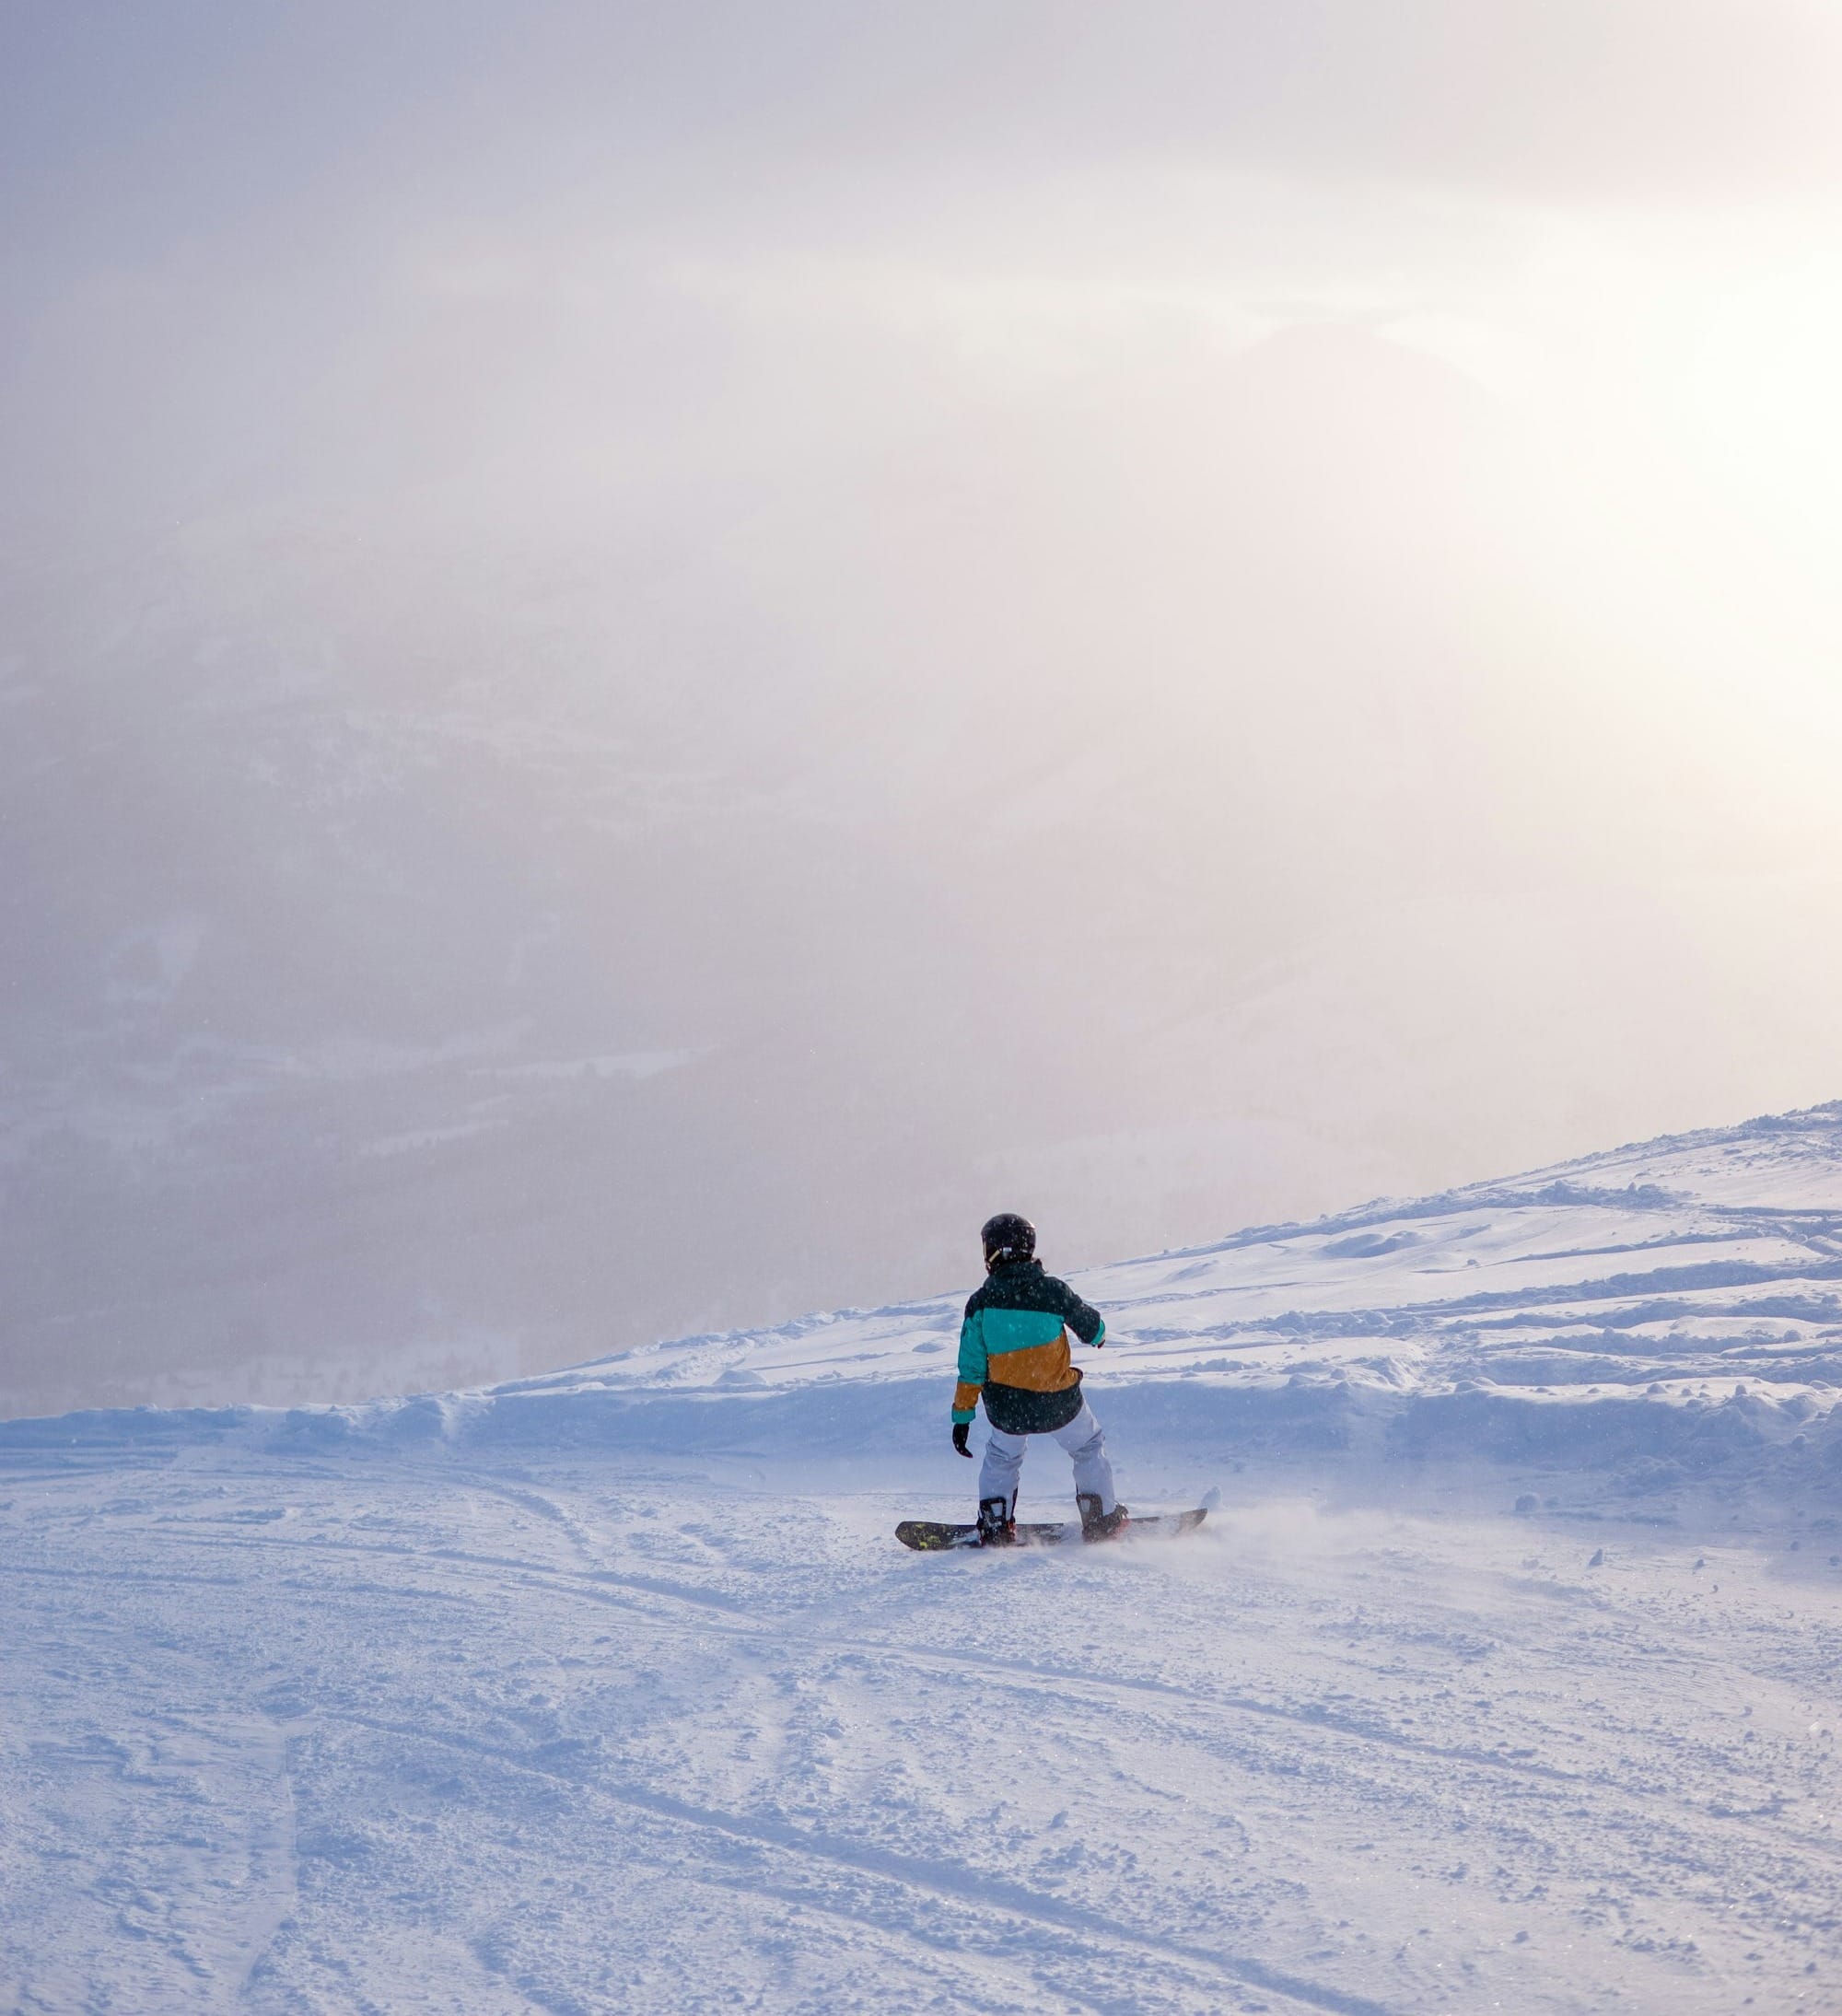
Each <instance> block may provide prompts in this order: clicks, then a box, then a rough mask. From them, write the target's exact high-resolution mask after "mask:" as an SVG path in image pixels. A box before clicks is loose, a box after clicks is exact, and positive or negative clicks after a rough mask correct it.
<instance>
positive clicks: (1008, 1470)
mask: <svg viewBox="0 0 1842 2016" xmlns="http://www.w3.org/2000/svg"><path fill="white" fill-rule="evenodd" d="M1028 1447H1029V1441H1028V1439H1027V1438H1026V1437H1024V1436H1021V1435H1007V1434H1006V1433H1005V1432H1004V1430H1003V1429H1002V1428H992V1429H991V1430H990V1433H989V1435H988V1437H987V1439H986V1441H985V1461H984V1462H982V1463H981V1464H980V1465H979V1503H980V1504H981V1505H983V1504H984V1503H985V1500H986V1499H987V1498H1002V1499H1003V1500H1004V1516H1005V1518H1006V1519H1007V1520H1012V1519H1015V1518H1016V1517H1017V1479H1018V1475H1019V1474H1020V1472H1021V1470H1022V1468H1023V1451H1025V1449H1027V1448H1028Z"/></svg>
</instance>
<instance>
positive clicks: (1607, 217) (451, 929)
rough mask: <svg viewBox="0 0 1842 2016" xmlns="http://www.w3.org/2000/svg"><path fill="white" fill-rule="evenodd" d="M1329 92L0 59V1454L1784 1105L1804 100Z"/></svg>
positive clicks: (1537, 79) (1178, 70) (1810, 68)
mask: <svg viewBox="0 0 1842 2016" xmlns="http://www.w3.org/2000/svg"><path fill="white" fill-rule="evenodd" d="M1390 11H1391V13H1392V14H1393V15H1394V16H1395V17H1396V19H1395V30H1394V33H1393V35H1392V37H1390V38H1384V39H1382V40H1380V41H1378V38H1377V36H1376V33H1375V31H1374V29H1373V26H1372V22H1373V13H1372V10H1369V9H1365V8H1362V7H1359V6H1353V5H1350V6H1334V5H1329V4H1325V5H1322V6H1309V7H1299V8H1287V9H1284V10H1275V9H1270V8H1269V9H1264V10H1262V9H1253V8H1242V7H1238V6H1220V7H1214V8H1208V9H1189V8H1185V7H1179V6H1172V7H1161V8H1151V9H1147V10H1144V11H1143V18H1142V21H1141V22H1140V24H1139V26H1138V27H1137V28H1136V29H1134V30H1133V31H1131V32H1130V33H1127V32H1125V30H1123V29H1121V27H1120V25H1119V24H1120V22H1121V21H1122V20H1123V19H1124V17H1123V16H1121V15H1118V14H1116V13H1114V12H1113V10H1109V9H1103V8H1099V7H1085V6H1082V7H1074V8H1066V9H1061V8H1058V9H1049V8H1039V7H1035V6H1024V7H1019V8H1015V9H1002V10H997V11H996V12H993V11H990V10H985V9H976V10H975V9H969V8H957V7H949V8H945V9H933V8H930V9H914V10H907V9H901V10H892V12H891V13H890V15H889V16H888V17H881V16H878V17H876V18H875V19H871V18H869V17H865V16H862V15H860V14H858V13H857V12H856V11H854V10H834V9H830V8H824V7H818V6H805V5H800V6H785V7H779V8H774V9H764V10H754V9H737V8H729V7H723V6H691V7H681V8H652V7H623V8H618V9H612V10H610V9H602V8H597V7H592V6H586V5H585V6H539V7H535V8H530V9H518V10H511V9H496V8H491V7H484V6H441V7H436V6H401V7H397V8H393V9H391V10H389V13H390V19H389V21H388V23H386V24H384V25H382V26H381V27H379V28H378V29H377V30H376V32H373V30H372V24H371V17H369V16H368V15H367V13H365V12H363V11H362V10H357V9H353V8H348V7H343V6H329V7H316V8H312V9H308V8H288V7H283V8H277V9H274V10H272V11H271V10H264V11H263V12H262V15H261V17H259V18H258V17H252V16H251V15H250V14H248V13H246V12H245V11H244V10H241V9H236V8H231V7H227V6H206V7H203V8H199V9H194V10H189V11H188V12H186V13H185V14H184V15H183V16H182V17H181V16H179V15H167V14H163V13H161V12H159V11H151V12H150V11H146V10H140V9H133V8H128V7H121V6H117V7H107V6H105V7H102V8H100V9H96V10H87V11H86V13H85V14H84V15H83V17H81V18H80V19H79V18H77V17H74V16H65V15H63V14H61V13H58V12H54V11H53V10H40V11H36V12H20V13H17V14H16V15H14V16H12V17H9V19H8V21H7V23H6V26H5V27H4V28H3V29H0V40H3V41H5V42H6V44H7V45H9V48H8V55H9V60H7V61H6V62H4V63H0V72H4V74H5V76H6V84H5V87H4V89H5V92H6V99H7V103H6V106H5V107H0V113H4V115H5V116H0V127H4V128H5V130H6V133H8V134H10V135H11V138H10V139H8V140H6V141H5V142H4V143H0V171H4V181H5V190H6V193H5V199H4V202H5V208H4V228H5V241H4V261H5V269H4V270H5V273H6V289H5V294H6V307H5V311H4V312H5V321H4V330H5V335H6V342H5V346H4V347H5V353H6V357H7V358H8V360H9V361H8V362H7V363H6V366H5V367H4V369H0V871H4V883H0V887H4V891H5V897H4V902H0V973H4V976H5V988H4V992H0V1003H4V1024H0V1413H14V1414H17V1413H28V1412H45V1411H52V1410H54V1409H58V1408H64V1407H67V1406H72V1405H76V1404H90V1403H102V1402H124V1401H125V1402H134V1401H140V1400H157V1401H162V1402H166V1401H173V1400H179V1399H186V1398H198V1399H242V1398H252V1399H264V1400H283V1399H297V1398H307V1397H313V1398H329V1399H330V1398H344V1397H356V1396H358V1395H361V1394H364V1393H374V1392H380V1391H384V1390H388V1389H391V1388H397V1387H401V1386H403V1385H408V1384H414V1383H441V1384H454V1383H459V1382H461V1381H469V1380H474V1379H478V1378H483V1377H485V1376H488V1375H494V1374H496V1375H501V1376H503V1375H506V1374H509V1373H513V1372H517V1371H519V1370H527V1371H529V1370H536V1369H541V1368H542V1367H546V1366H551V1365H555V1364H560V1363H563V1362H565V1361H567V1360H569V1359H572V1358H585V1357H588V1356H590V1355H592V1354H595V1353H599V1352H602V1351H607V1350H612V1349H615V1348H618V1347H621V1346H629V1345H633V1344H636V1343H640V1342H644V1341H647V1340H649V1339H652V1338H654V1337H658V1336H661V1335H669V1334H677V1333H682V1332H689V1331H694V1330H700V1329H706V1328H713V1327H724V1326H729V1325H735V1324H740V1323H764V1322H767V1321H770V1320H775V1319H780V1318H785V1317H787V1316H790V1315H793V1314H795V1313H797V1312H799V1311H803V1310H807V1309H812V1308H832V1307H838V1306H842V1305H846V1304H850V1303H856V1302H868V1301H872V1300H874V1301H876V1302H889V1301H892V1300H896V1299H900V1298H903V1297H904V1296H910V1295H920V1294H924V1293H928V1292H933V1291H937V1290H939V1289H941V1288H948V1287H950V1286H951V1285H952V1284H953V1283H955V1282H956V1281H959V1280H962V1279H965V1280H966V1281H967V1285H968V1286H970V1285H971V1278H972V1277H973V1276H975V1273H976V1268H975V1266H973V1265H971V1264H969V1263H970V1262H972V1261H974V1260H975V1258H976V1252H977V1249H976V1228H977V1226H978V1224H979V1222H980V1220H981V1219H982V1218H984V1217H985V1215H986V1214H987V1213H988V1212H990V1211H992V1210H994V1209H997V1208H1000V1207H1003V1208H1017V1209H1021V1210H1024V1211H1027V1212H1028V1213H1029V1214H1030V1215H1031V1216H1032V1218H1035V1219H1036V1221H1037V1223H1038V1224H1039V1226H1040V1227H1041V1229H1042V1237H1043V1252H1044V1254H1045V1257H1050V1258H1051V1259H1052V1264H1056V1265H1057V1266H1058V1267H1074V1266H1078V1265H1080V1264H1089V1263H1092V1262H1096V1261H1100V1260H1102V1259H1107V1258H1113V1257H1119V1256H1122V1255H1125V1254H1129V1253H1138V1252H1145V1251H1154V1250H1158V1249H1160V1248H1164V1247H1169V1246H1178V1245H1183V1244H1186V1243H1192V1242H1195V1241H1202V1240H1205V1239H1207V1238H1209V1237H1211V1236H1216V1235H1219V1234H1222V1233H1224V1232H1227V1231H1229V1230H1230V1229H1234V1228H1236V1227H1238V1226H1241V1225H1244V1224H1249V1223H1259V1222H1263V1221H1277V1220H1280V1219H1286V1218H1294V1217H1298V1216H1301V1215H1310V1214H1313V1213H1317V1212H1320V1211H1323V1210H1328V1209H1332V1208H1335V1207H1338V1206H1347V1205H1349V1204H1352V1203H1354V1202H1357V1201H1358V1200H1359V1199H1361V1198H1363V1197H1366V1196H1370V1195H1372V1194H1378V1193H1384V1192H1395V1193H1405V1192H1417V1191H1423V1190H1428V1189H1431V1188H1435V1187H1437V1186H1440V1185H1442V1184H1446V1183H1455V1182H1461V1181H1466V1180H1472V1179H1476V1178H1480V1177H1485V1176H1488V1175H1491V1174H1494V1173H1497V1172H1498V1171H1507V1170H1511V1169H1515V1168H1519V1167H1526V1166H1528V1165H1531V1164H1533V1163H1537V1162H1541V1161H1544V1160H1547V1159H1559V1158H1561V1157H1564V1156H1569V1155H1574V1154H1578V1153H1581V1152H1584V1151H1587V1150H1590V1149H1592V1148H1600V1147H1603V1146H1606V1145H1609V1144H1611V1143H1613V1142H1615V1141H1619V1140H1623V1139H1626V1138H1630V1137H1633V1136H1639V1135H1644V1134H1649V1133H1655V1132H1661V1131H1664V1130H1666V1129H1668V1130H1680V1129H1684V1128H1687V1127H1691V1126H1696V1125H1714V1124H1718V1123H1721V1122H1725V1121H1731V1120H1735V1119H1739V1118H1742V1117H1743V1116H1745V1115H1746V1114H1748V1113H1755V1112H1758V1111H1763V1110H1767V1109H1772V1108H1782V1107H1787V1106H1792V1105H1799V1104H1806V1103H1811V1102H1813V1101H1818V1100H1823V1099H1828V1098H1832V1097H1834V1096H1836V1094H1837V1092H1838V1091H1839V1090H1842V1082H1838V1071H1842V1064H1838V1057H1842V1046H1838V1043H1837V1036H1838V1033H1842V1031H1838V1011H1837V1008H1836V1002H1837V1001H1838V999H1842V985H1838V984H1842V939H1838V934H1837V932H1836V917H1837V915H1838V903H1837V899H1838V896H1842V867H1838V863H1842V815H1838V793H1837V790H1836V777H1837V775H1842V770H1838V768H1837V760H1838V757H1842V680H1838V676H1837V674H1836V664H1837V662H1838V658H1837V656H1836V646H1837V643H1838V641H1842V635H1839V634H1842V591H1838V587H1837V581H1838V577H1837V575H1836V570H1835V566H1834V562H1835V558H1836V543H1835V535H1836V532H1837V530H1842V477H1838V475H1837V469H1838V466H1842V403H1838V402H1837V399H1836V394H1835V392H1834V391H1833V390H1827V391H1825V379H1826V376H1827V375H1828V371H1829V366H1828V363H1827V361H1826V360H1827V359H1828V358H1829V356H1830V355H1833V353H1832V352H1831V350H1830V349H1829V347H1828V345H1827V344H1826V343H1825V341H1824V337H1825V332H1832V331H1833V332H1836V334H1837V336H1838V340H1842V281H1838V271H1837V267H1836V262H1835V256H1834V254H1833V252H1832V251H1831V250H1830V247H1831V246H1832V245H1833V244H1834V243H1835V242H1836V239H1835V226H1836V221H1837V219H1836V207H1837V191H1838V183H1837V169H1838V157H1837V143H1836V139H1835V137H1834V134H1833V132H1832V131H1831V128H1830V123H1829V122H1825V120H1824V119H1823V118H1822V117H1820V116H1819V113H1820V111H1821V108H1822V106H1823V105H1824V104H1825V102H1830V101H1833V92H1834V89H1835V87H1836V83H1837V82H1838V81H1842V78H1839V77H1838V70H1842V64H1838V56H1842V30H1838V29H1836V27H1835V25H1834V24H1833V23H1829V22H1827V21H1826V20H1825V19H1824V18H1823V17H1819V16H1818V15H1816V14H1815V13H1814V12H1813V11H1811V10H1808V9H1805V8H1801V7H1799V6H1790V5H1785V6H1755V7H1751V8H1746V9H1742V8H1739V7H1726V6H1712V5H1697V6H1690V7H1687V8H1681V7H1676V8H1670V9H1664V8H1661V7H1657V6H1638V5H1631V6H1622V7H1615V8H1611V9H1599V8H1591V7H1585V6H1579V7H1576V6H1560V7H1546V8H1542V9H1535V8H1533V7H1529V8H1524V7H1522V6H1520V5H1518V6H1510V7H1506V8H1504V9H1502V10H1500V11H1501V15H1502V33H1503V38H1504V39H1503V41H1502V42H1501V43H1500V44H1498V45H1495V46H1493V48H1492V49H1490V50H1488V51H1486V50H1483V49H1480V48H1475V47H1473V46H1471V45H1470V44H1469V43H1468V42H1467V41H1466V37H1465V32H1464V28H1463V21H1464V18H1465V17H1466V15H1467V13H1468V12H1469V11H1470V10H1467V9H1465V8H1462V7H1459V6H1456V5H1455V4H1454V5H1451V6H1432V5H1416V6H1412V7H1407V8H1404V9H1399V10H1390ZM1133 12H1134V14H1135V15H1137V14H1138V13H1139V10H1133ZM1281 14H1283V17H1284V22H1285V30H1284V32H1283V33H1282V32H1280V31H1279V29H1278V27H1277V26H1276V21H1277V19H1278V17H1279V16H1280V15H1281ZM1660 51H1661V52H1662V54H1661V55H1660ZM1506 52H1508V53H1506ZM1825 94H1828V95H1829V96H1828V98H1825ZM1825 318H1827V320H1825ZM1832 449H1834V450H1836V451H1838V452H1837V454H1836V455H1832V454H1831V452H1830V451H1831V450H1832Z"/></svg>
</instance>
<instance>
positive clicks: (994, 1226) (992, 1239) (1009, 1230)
mask: <svg viewBox="0 0 1842 2016" xmlns="http://www.w3.org/2000/svg"><path fill="white" fill-rule="evenodd" d="M979 1237H980V1238H981V1239H982V1240H984V1241H985V1267H986V1270H987V1271H989V1270H990V1269H991V1268H993V1267H996V1266H997V1265H999V1264H1001V1263H1002V1262H1004V1261H1006V1260H1028V1259H1030V1258H1031V1257H1032V1255H1033V1254H1034V1253H1035V1251H1036V1228H1035V1227H1034V1226H1033V1225H1032V1224H1031V1222H1030V1220H1029V1219H1028V1218H1020V1217H1019V1216H1018V1214H1017V1213H1016V1212H1015V1211H1000V1212H999V1213H998V1214H997V1217H996V1218H986V1220H985V1225H984V1227H983V1228H982V1229H981V1230H980V1232H979Z"/></svg>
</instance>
